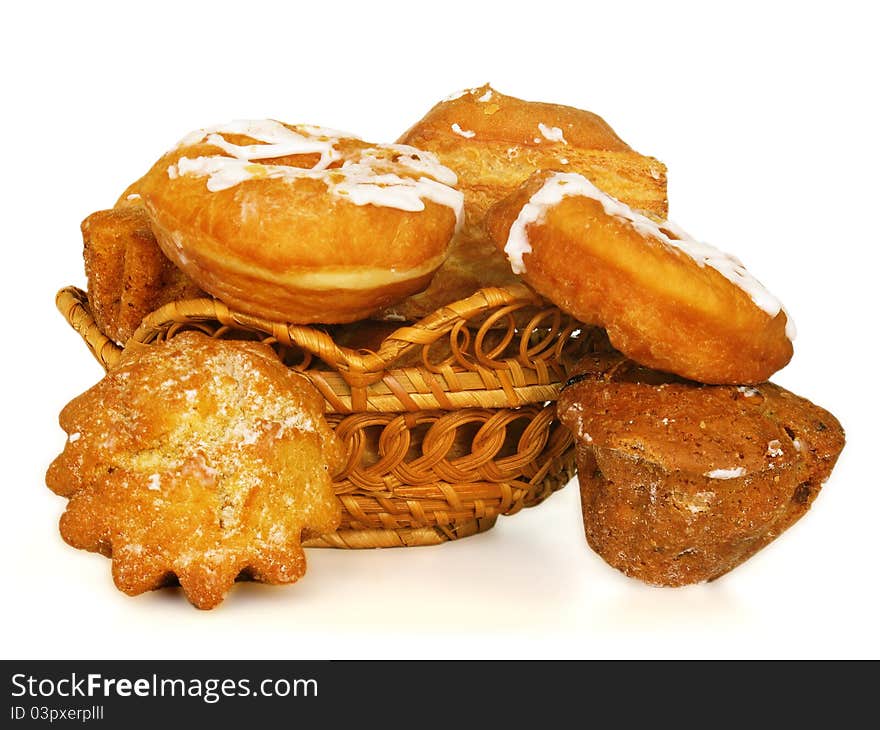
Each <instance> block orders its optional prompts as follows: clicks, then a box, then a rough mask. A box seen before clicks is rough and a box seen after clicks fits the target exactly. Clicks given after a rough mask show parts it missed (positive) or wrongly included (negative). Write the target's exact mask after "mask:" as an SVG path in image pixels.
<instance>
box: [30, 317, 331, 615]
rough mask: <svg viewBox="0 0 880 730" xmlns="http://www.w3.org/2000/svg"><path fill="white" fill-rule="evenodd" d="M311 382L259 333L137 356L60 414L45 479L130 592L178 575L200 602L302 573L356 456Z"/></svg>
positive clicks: (87, 545) (193, 337)
mask: <svg viewBox="0 0 880 730" xmlns="http://www.w3.org/2000/svg"><path fill="white" fill-rule="evenodd" d="M323 409H324V401H323V399H322V398H321V397H320V395H319V394H318V393H317V391H315V390H314V388H313V387H312V386H311V385H310V384H309V383H308V381H307V380H305V378H303V377H302V376H300V375H298V374H296V373H294V372H293V371H291V370H289V369H288V368H286V367H285V366H284V365H282V364H281V363H280V361H279V360H278V358H277V356H276V355H275V353H274V352H273V351H272V350H271V348H269V347H267V346H265V345H262V344H257V343H250V342H241V341H220V340H212V339H210V338H208V337H206V336H205V335H202V334H200V333H196V332H185V333H182V334H180V335H178V336H177V337H175V338H173V339H172V340H170V341H169V342H167V343H165V344H160V345H154V346H151V347H149V348H146V349H145V350H143V352H142V353H141V354H139V355H135V354H133V353H128V354H127V355H124V356H123V359H122V361H121V362H120V363H119V365H118V366H117V367H116V368H115V369H114V370H112V371H111V372H110V373H108V375H107V376H106V377H105V378H104V379H103V380H102V381H101V382H100V383H98V384H97V385H95V386H94V387H93V388H91V389H90V390H88V391H86V392H85V393H83V394H82V395H80V396H78V397H77V398H75V399H74V400H73V401H71V402H70V403H69V404H68V405H67V406H66V407H65V408H64V410H63V411H62V412H61V417H60V422H61V427H62V428H63V429H64V430H65V431H66V432H67V433H68V440H67V444H66V446H65V448H64V452H63V453H62V454H61V455H60V456H59V457H58V458H57V459H56V460H55V461H54V462H53V463H52V465H51V466H50V467H49V471H48V473H47V475H46V483H47V484H48V486H49V487H50V488H51V489H52V490H53V491H54V492H56V493H57V494H60V495H62V496H64V497H67V498H68V499H69V500H70V501H69V503H68V506H67V510H66V512H65V513H64V515H63V516H62V518H61V534H62V536H63V537H64V539H65V540H66V541H67V542H68V543H70V544H71V545H73V546H74V547H78V548H82V549H85V550H92V551H97V552H101V553H103V554H104V555H108V556H112V558H113V578H114V581H115V582H116V585H117V587H118V588H119V589H120V590H122V591H124V592H126V593H129V594H131V595H136V594H138V593H142V592H144V591H147V590H151V589H154V588H157V587H160V586H161V585H164V584H166V583H167V582H168V580H169V578H172V577H176V578H177V579H178V580H179V581H180V584H181V585H182V587H183V590H184V592H185V593H186V595H187V598H189V600H190V601H191V602H192V603H193V604H194V605H196V606H197V607H199V608H212V607H213V606H215V605H217V604H218V603H219V602H220V601H221V600H222V599H223V597H224V595H225V594H226V592H227V591H228V590H229V588H230V587H231V586H232V583H233V581H234V580H235V579H236V577H237V576H239V575H240V574H244V575H247V576H249V577H252V578H254V579H256V580H260V581H264V582H267V583H291V582H294V581H296V580H297V579H298V578H299V577H300V576H301V575H302V574H303V573H304V571H305V556H304V554H303V551H302V548H301V547H300V540H301V538H302V536H303V535H306V536H315V535H320V534H324V533H327V532H331V531H333V530H335V529H336V527H337V526H338V525H339V521H340V516H341V508H340V504H339V501H338V500H337V499H336V497H335V496H334V494H333V489H332V484H331V476H332V474H333V472H335V471H336V470H338V469H340V468H341V467H342V466H343V465H344V463H345V455H344V451H343V447H342V445H341V442H340V441H339V440H338V439H337V438H336V436H335V434H334V433H333V431H332V430H331V429H330V427H329V426H328V425H327V423H326V422H325V421H324V418H323Z"/></svg>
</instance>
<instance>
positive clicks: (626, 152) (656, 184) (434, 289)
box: [386, 84, 667, 320]
mask: <svg viewBox="0 0 880 730" xmlns="http://www.w3.org/2000/svg"><path fill="white" fill-rule="evenodd" d="M400 141H401V142H403V143H405V144H411V145H415V146H416V147H418V148H419V149H425V150H429V151H431V152H434V153H435V154H436V155H437V156H438V157H439V158H440V161H441V162H442V163H443V164H444V165H446V166H447V167H449V168H451V169H452V170H453V171H454V172H455V173H456V174H457V175H458V187H459V189H460V190H461V191H462V192H463V193H464V200H465V225H464V228H463V229H462V232H461V234H460V235H459V236H457V237H456V239H455V241H454V242H453V244H452V248H451V250H450V254H449V258H447V260H446V262H445V263H444V264H443V266H442V267H441V268H440V270H439V271H438V272H437V275H436V276H435V277H434V279H433V280H432V282H431V284H430V286H429V287H428V289H427V290H426V291H425V292H423V293H421V294H416V295H415V296H413V297H411V298H410V299H407V300H406V301H404V302H402V303H400V304H397V305H395V306H393V307H391V308H389V309H388V310H387V312H386V314H388V315H392V316H396V317H398V318H400V319H407V320H413V319H418V318H421V317H423V316H425V315H427V314H429V313H431V312H433V311H434V310H436V309H438V308H439V307H441V306H442V305H444V304H448V303H450V302H452V301H456V300H458V299H463V298H464V297H467V296H469V295H470V294H473V292H474V291H476V290H477V289H480V288H482V287H486V286H506V285H508V284H511V283H515V281H516V277H515V276H514V275H513V274H512V273H511V271H510V267H509V266H507V264H506V262H505V260H504V257H503V256H501V255H500V254H499V253H498V252H497V251H496V250H495V247H494V246H493V245H492V243H491V241H490V240H489V238H488V236H487V235H486V232H485V230H484V227H483V218H484V216H485V214H486V211H487V210H488V209H489V207H490V206H491V205H493V204H494V203H496V202H498V201H499V200H501V199H502V198H504V197H506V196H507V195H509V194H510V193H511V192H513V191H514V190H515V189H516V188H517V187H518V186H519V185H520V184H521V183H522V182H523V181H524V180H526V179H527V178H528V177H529V176H530V175H531V174H532V173H534V172H535V171H536V170H540V169H554V170H565V171H573V172H580V173H583V174H585V175H588V176H591V177H592V178H593V179H595V180H596V181H597V182H598V183H599V184H600V185H601V186H602V187H603V189H605V190H607V191H609V192H610V193H611V194H613V195H615V196H616V197H618V198H620V199H621V200H623V201H625V202H626V203H627V204H629V205H631V206H633V207H634V208H637V209H639V210H643V211H646V212H647V213H648V214H649V215H653V216H656V217H657V218H659V219H663V218H665V217H666V214H667V209H666V168H665V166H664V165H663V163H661V162H659V161H657V160H655V159H654V158H652V157H645V156H644V155H640V154H639V153H637V152H634V151H633V150H632V149H631V148H630V147H629V145H627V144H626V143H625V142H623V141H622V140H621V139H620V137H618V136H617V135H616V134H615V133H614V130H612V129H611V127H609V126H608V124H607V123H606V122H605V121H604V120H603V119H602V118H601V117H599V116H597V115H596V114H592V113H590V112H587V111H582V110H580V109H574V108H572V107H568V106H561V105H559V104H544V103H540V102H530V101H523V100H522V99H517V98H514V97H512V96H505V95H504V94H500V93H498V92H497V91H495V90H494V89H492V88H490V87H489V86H488V84H487V85H486V86H481V87H479V88H476V89H469V90H466V91H463V92H461V93H460V94H459V95H457V96H456V97H454V98H451V99H447V100H445V101H442V102H440V103H439V104H437V105H436V106H435V107H434V108H433V109H431V110H430V111H429V112H428V113H427V114H426V115H425V116H424V118H422V119H421V120H420V121H419V122H417V123H416V124H415V125H414V126H413V127H412V128H411V129H409V130H408V131H407V132H406V133H405V134H404V135H403V136H402V137H401V138H400Z"/></svg>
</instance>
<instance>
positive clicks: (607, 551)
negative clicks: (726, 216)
mask: <svg viewBox="0 0 880 730" xmlns="http://www.w3.org/2000/svg"><path fill="white" fill-rule="evenodd" d="M576 371H577V372H578V375H576V376H575V377H573V378H572V379H571V380H570V381H569V382H570V383H571V384H570V385H568V386H567V387H566V388H565V389H564V390H563V392H562V395H561V396H560V399H559V404H558V408H559V418H560V420H561V421H562V422H563V423H564V424H565V425H566V426H567V427H568V428H569V429H570V430H571V431H572V433H573V434H574V436H575V439H576V441H577V459H578V480H579V482H580V487H581V498H582V505H583V516H584V527H585V532H586V536H587V542H588V543H589V544H590V547H592V548H593V550H595V551H596V552H597V553H598V554H599V555H600V556H601V557H602V558H603V559H604V560H605V561H606V562H608V563H609V564H610V565H612V566H614V567H615V568H617V569H618V570H621V571H623V572H624V573H626V574H627V575H629V576H632V577H634V578H639V579H640V580H643V581H645V582H647V583H654V584H659V585H667V586H679V585H685V584H689V583H697V582H700V581H706V580H713V579H715V578H718V577H719V576H722V575H724V574H725V573H727V572H728V571H730V570H732V569H733V568H735V567H736V566H737V565H739V564H740V563H742V562H743V561H744V560H746V559H748V558H749V557H751V556H752V555H754V554H755V553H756V552H757V551H758V550H760V549H761V548H762V547H764V546H765V545H767V544H768V543H770V542H771V541H772V540H774V539H775V538H776V537H778V536H779V535H780V534H781V533H782V532H784V531H785V530H786V529H787V528H789V527H790V526H791V525H792V524H794V523H795V522H796V521H797V520H798V519H799V518H800V517H801V516H803V515H804V513H806V511H807V510H808V509H809V507H810V504H811V503H812V501H813V500H814V499H815V498H816V495H817V494H818V493H819V490H820V489H821V487H822V484H823V483H824V482H825V481H826V480H827V479H828V476H829V475H830V474H831V470H832V468H833V467H834V464H835V462H836V461H837V457H838V456H839V455H840V452H841V450H842V449H843V445H844V433H843V429H842V428H841V426H840V423H838V421H837V419H836V418H835V417H834V416H832V415H831V414H830V413H829V412H828V411H826V410H824V409H822V408H819V407H818V406H815V405H813V404H812V403H810V401H808V400H805V399H804V398H801V397H799V396H796V395H794V394H793V393H790V392H789V391H787V390H785V389H784V388H780V387H779V386H777V385H773V384H772V383H762V384H761V385H759V386H757V387H751V386H740V387H736V386H711V385H701V384H698V383H693V382H690V381H686V380H682V379H679V378H675V377H674V376H670V375H666V374H664V373H659V372H657V371H653V370H648V369H647V368H643V367H641V366H638V365H636V364H635V363H633V362H632V361H631V360H627V359H625V358H624V357H623V356H621V355H618V354H611V355H600V356H595V357H588V358H585V359H584V360H583V361H582V362H581V363H580V365H579V366H578V368H577V370H576Z"/></svg>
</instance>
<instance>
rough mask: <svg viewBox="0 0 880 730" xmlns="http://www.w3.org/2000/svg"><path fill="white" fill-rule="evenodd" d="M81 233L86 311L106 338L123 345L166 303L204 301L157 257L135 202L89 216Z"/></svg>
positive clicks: (187, 280) (195, 288)
mask: <svg viewBox="0 0 880 730" xmlns="http://www.w3.org/2000/svg"><path fill="white" fill-rule="evenodd" d="M81 228H82V236H83V259H84V262H85V269H86V278H87V279H88V293H89V306H90V307H91V310H92V314H93V315H94V317H95V322H97V324H98V327H100V328H101V331H102V332H103V333H104V334H105V335H107V336H108V337H110V338H111V339H113V340H116V341H117V342H125V341H127V340H128V338H129V337H131V336H132V335H133V334H134V331H135V330H136V329H137V328H138V326H139V325H140V323H141V320H142V319H143V318H144V317H145V316H146V315H148V314H149V313H150V312H152V311H154V310H156V309H158V308H159V307H161V306H163V305H165V304H167V303H168V302H173V301H177V300H179V299H191V298H195V297H201V296H205V295H204V293H203V292H202V291H201V289H199V287H198V286H196V284H195V283H193V282H192V280H190V278H189V277H188V276H187V275H186V274H184V273H183V272H182V271H181V270H180V269H178V268H177V267H176V266H175V265H174V264H172V263H171V261H169V260H168V258H167V257H166V256H165V254H163V253H162V251H161V249H160V248H159V244H158V243H156V237H155V236H154V235H153V231H152V230H151V229H150V221H149V218H148V217H147V213H146V211H145V210H144V208H143V207H142V206H141V205H138V204H137V199H136V198H135V199H133V200H131V201H127V202H125V201H124V199H123V201H122V202H121V204H120V205H119V206H118V207H116V208H113V209H111V210H99V211H97V212H96V213H92V214H91V215H90V216H89V217H88V218H86V219H85V220H84V221H83V222H82V226H81Z"/></svg>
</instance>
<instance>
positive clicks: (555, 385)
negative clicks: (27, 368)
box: [56, 287, 593, 548]
mask: <svg viewBox="0 0 880 730" xmlns="http://www.w3.org/2000/svg"><path fill="white" fill-rule="evenodd" d="M56 304H57V306H58V309H59V310H60V311H61V312H62V314H63V315H64V316H65V318H66V319H67V321H68V322H69V323H70V325H71V326H72V327H73V328H74V329H75V330H76V331H77V332H78V333H79V334H80V335H81V336H82V338H83V340H84V341H85V342H86V344H87V345H88V347H89V349H90V350H91V352H92V354H93V355H94V356H95V357H96V358H97V360H98V362H100V363H101V365H102V366H104V368H105V369H106V370H109V369H110V368H112V367H113V365H114V363H115V362H116V361H117V360H118V359H119V357H120V355H121V353H122V348H121V347H119V345H117V344H116V343H114V342H113V341H111V340H110V339H108V338H107V337H106V336H105V335H104V334H103V333H102V332H101V330H100V329H99V328H98V326H97V325H96V324H95V321H94V318H93V317H92V315H91V312H90V311H89V306H88V299H87V297H86V294H85V293H84V292H82V291H81V290H79V289H76V288H74V287H68V288H66V289H62V290H61V291H60V292H58V295H57V298H56ZM357 326H358V325H357V324H355V325H347V326H346V327H347V328H349V329H348V331H349V332H350V331H351V328H352V327H357ZM184 329H198V330H201V331H203V332H205V333H207V334H209V335H211V336H214V337H225V338H239V339H259V340H261V341H264V342H267V343H269V344H271V345H273V346H274V347H275V348H276V350H277V351H278V352H279V354H280V355H281V356H282V358H283V360H284V361H285V362H286V363H287V364H288V365H289V366H290V367H293V368H295V369H297V370H299V371H301V372H302V373H303V374H304V375H305V376H307V377H308V378H309V379H310V380H311V382H312V383H313V385H314V386H315V387H316V388H317V389H318V390H319V391H320V392H321V393H322V394H323V396H324V399H325V401H326V404H327V418H328V420H329V422H330V424H331V425H332V426H333V427H334V428H335V430H336V433H337V434H338V435H339V436H340V437H341V439H342V440H343V442H344V443H345V444H346V446H347V447H348V452H349V459H348V464H347V465H346V467H345V468H344V470H343V472H342V473H341V474H339V475H337V476H336V477H335V483H334V487H335V490H336V494H337V496H338V497H339V499H340V500H341V501H342V504H343V521H342V526H341V527H340V529H339V531H338V532H336V533H334V534H331V535H325V536H323V537H321V538H318V539H315V540H311V541H309V542H308V543H307V545H310V546H322V547H338V548H367V547H397V546H413V545H435V544H439V543H442V542H445V541H447V540H453V539H457V538H460V537H466V536H468V535H473V534H475V533H478V532H482V531H483V530H486V529H489V528H490V527H492V525H494V524H495V520H496V519H497V517H498V515H502V514H504V515H510V514H514V513H516V512H518V511H519V510H520V509H522V508H523V507H531V506H533V505H536V504H538V503H539V502H541V501H543V500H544V499H546V498H547V497H548V496H549V495H550V494H552V493H553V492H554V491H556V490H557V489H559V488H561V487H562V486H564V485H565V484H566V483H567V482H568V481H569V479H570V478H571V476H572V475H573V473H574V454H573V450H572V439H571V437H570V435H569V433H568V431H567V430H566V429H565V428H563V427H562V426H561V425H560V424H559V422H558V421H557V420H556V417H555V414H556V411H555V400H556V397H557V395H558V393H559V389H560V387H561V384H562V383H564V382H565V379H566V376H567V372H568V370H569V368H570V365H571V364H572V363H573V362H574V361H575V360H576V359H577V357H578V356H580V355H581V354H583V353H584V352H586V351H587V350H588V349H591V346H592V340H593V337H592V335H591V333H590V332H584V331H581V330H580V329H579V325H578V324H577V323H576V322H574V321H572V320H571V319H570V318H568V317H567V316H566V315H564V314H562V313H561V312H560V311H559V310H558V309H557V308H555V307H552V306H549V305H548V304H547V303H546V302H545V301H544V300H542V299H540V298H539V297H538V296H537V295H535V294H534V293H533V292H531V291H530V290H529V289H527V288H525V287H509V288H505V289H483V290H481V291H479V292H477V293H476V294H474V295H473V296H471V297H469V298H467V299H464V300H462V301H460V302H456V303H454V304H451V305H448V306H446V307H443V308H442V309H440V310H438V311H437V312H435V313H434V314H432V315H430V316H428V317H426V318H425V319H423V320H421V321H420V322H418V323H416V324H413V325H407V326H402V327H400V328H399V329H396V330H395V331H394V332H392V333H391V334H390V335H389V336H387V337H385V338H384V340H382V342H381V344H379V346H378V347H377V348H376V349H375V350H353V349H350V348H348V347H344V346H341V345H339V344H337V342H336V340H344V339H345V338H343V337H341V336H340V335H341V334H342V333H343V331H344V329H343V328H332V327H331V328H326V329H324V328H319V327H312V326H300V325H289V324H284V323H279V322H271V321H268V320H264V319H261V318H259V317H254V316H251V315H246V314H242V313H239V312H235V311H232V310H230V309H229V308H228V307H227V306H226V305H224V304H223V303H222V302H220V301H217V300H214V299H194V300H187V301H179V302H173V303H171V304H168V305H166V306H164V307H162V308H161V309H158V310H157V311H155V312H153V313H152V314H151V315H149V316H147V317H146V318H145V319H144V321H143V323H142V324H141V326H140V328H139V329H138V330H137V332H135V334H134V336H133V337H132V338H131V340H129V342H128V343H127V344H126V346H125V347H126V349H127V350H131V349H135V348H143V347H148V346H150V344H151V343H154V342H157V341H161V340H163V339H166V338H169V337H173V336H174V334H175V333H177V332H179V331H181V330H184ZM334 337H335V338H336V339H334Z"/></svg>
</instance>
